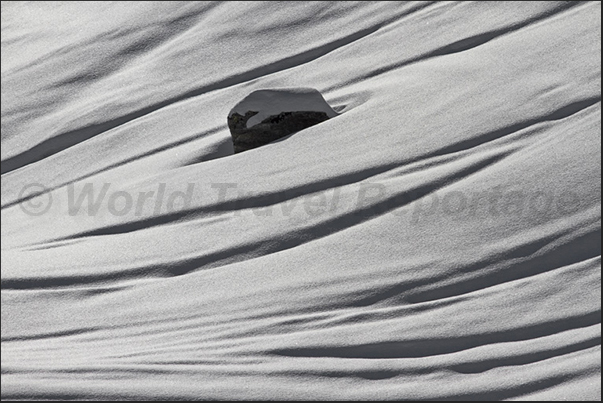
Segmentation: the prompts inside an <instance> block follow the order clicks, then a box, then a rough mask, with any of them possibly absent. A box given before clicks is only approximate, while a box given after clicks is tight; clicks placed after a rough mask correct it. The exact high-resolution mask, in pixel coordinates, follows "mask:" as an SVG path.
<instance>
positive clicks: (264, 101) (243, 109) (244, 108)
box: [228, 88, 337, 153]
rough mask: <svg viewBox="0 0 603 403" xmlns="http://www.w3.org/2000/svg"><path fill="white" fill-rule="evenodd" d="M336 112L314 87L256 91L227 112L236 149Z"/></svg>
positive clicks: (283, 133)
mask: <svg viewBox="0 0 603 403" xmlns="http://www.w3.org/2000/svg"><path fill="white" fill-rule="evenodd" d="M336 115H337V113H336V112H335V111H334V110H333V109H332V108H331V107H330V106H329V104H328V103H327V102H326V101H325V99H324V98H323V97H322V95H321V94H320V92H318V91H317V90H315V89H313V88H284V89H273V90H259V91H254V92H252V93H251V94H249V95H248V96H247V97H245V98H244V99H243V100H242V101H241V102H239V103H238V104H236V105H235V107H234V108H232V110H231V111H230V113H229V114H228V127H229V129H230V134H231V135H232V140H233V144H234V151H235V153H238V152H242V151H247V150H250V149H252V148H256V147H260V146H263V145H265V144H267V143H270V142H271V141H274V140H277V139H280V138H282V137H285V136H288V135H289V134H292V133H295V132H298V131H300V130H303V129H305V128H308V127H310V126H314V125H316V124H318V123H321V122H324V121H325V120H327V119H330V118H332V117H333V116H336Z"/></svg>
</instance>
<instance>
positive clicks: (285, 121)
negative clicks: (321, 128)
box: [228, 111, 329, 153]
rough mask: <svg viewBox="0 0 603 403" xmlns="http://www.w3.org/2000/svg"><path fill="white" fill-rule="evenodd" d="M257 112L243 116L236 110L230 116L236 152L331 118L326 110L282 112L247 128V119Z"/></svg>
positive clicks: (230, 126)
mask: <svg viewBox="0 0 603 403" xmlns="http://www.w3.org/2000/svg"><path fill="white" fill-rule="evenodd" d="M257 113H258V112H256V111H249V112H247V113H246V114H245V116H241V115H239V114H238V113H236V112H235V113H233V114H232V115H231V116H229V117H228V128H229V129H230V134H231V135H232V142H233V144H234V152H235V153H240V152H242V151H247V150H251V149H252V148H256V147H261V146H263V145H265V144H268V143H270V142H272V141H274V140H278V139H280V138H282V137H285V136H288V135H290V134H293V133H296V132H298V131H300V130H303V129H306V128H308V127H310V126H314V125H316V124H318V123H321V122H324V121H325V120H328V119H329V117H328V116H327V114H326V113H325V112H281V113H279V114H278V115H273V116H269V117H268V118H266V119H264V120H263V121H262V122H261V123H259V124H257V125H255V126H252V127H250V128H247V127H246V124H247V120H249V118H250V117H252V116H253V115H256V114H257Z"/></svg>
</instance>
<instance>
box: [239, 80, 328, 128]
mask: <svg viewBox="0 0 603 403" xmlns="http://www.w3.org/2000/svg"><path fill="white" fill-rule="evenodd" d="M248 111H254V112H258V113H257V114H256V115H254V116H252V117H251V118H249V120H248V121H247V127H248V128H250V127H253V126H255V125H257V124H258V123H261V122H262V121H264V120H265V119H266V118H268V117H270V116H274V115H278V114H280V113H281V112H324V113H326V114H327V116H328V117H329V118H332V117H333V116H336V115H337V112H335V111H334V110H333V108H331V107H330V106H329V104H328V103H327V101H325V99H324V98H323V97H322V95H321V94H320V92H318V91H317V90H315V89H313V88H277V89H266V90H258V91H254V92H252V93H251V94H249V95H248V96H246V97H245V98H243V100H241V101H240V102H239V103H237V104H236V105H235V106H234V107H233V108H232V109H231V111H230V112H229V113H228V116H229V117H230V116H232V115H233V114H234V113H238V114H239V115H245V113H246V112H248Z"/></svg>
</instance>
